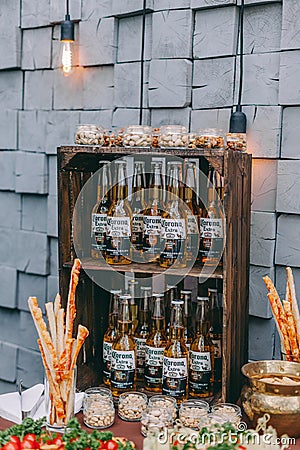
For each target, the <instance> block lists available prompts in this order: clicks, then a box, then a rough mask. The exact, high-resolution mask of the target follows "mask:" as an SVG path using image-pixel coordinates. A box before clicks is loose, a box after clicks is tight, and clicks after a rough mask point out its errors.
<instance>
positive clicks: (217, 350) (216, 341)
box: [212, 339, 222, 358]
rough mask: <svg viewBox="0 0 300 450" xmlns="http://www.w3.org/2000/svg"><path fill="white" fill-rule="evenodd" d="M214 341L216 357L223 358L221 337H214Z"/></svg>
mask: <svg viewBox="0 0 300 450" xmlns="http://www.w3.org/2000/svg"><path fill="white" fill-rule="evenodd" d="M212 343H213V344H214V355H215V358H221V357H222V347H221V339H212Z"/></svg>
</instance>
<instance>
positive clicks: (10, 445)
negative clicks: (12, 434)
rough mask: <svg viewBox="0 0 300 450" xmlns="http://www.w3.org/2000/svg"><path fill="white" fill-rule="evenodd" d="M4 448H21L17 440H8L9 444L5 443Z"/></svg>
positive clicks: (7, 449)
mask: <svg viewBox="0 0 300 450" xmlns="http://www.w3.org/2000/svg"><path fill="white" fill-rule="evenodd" d="M2 449H3V450H19V449H20V445H19V444H17V443H15V442H7V444H5V445H3V447H2Z"/></svg>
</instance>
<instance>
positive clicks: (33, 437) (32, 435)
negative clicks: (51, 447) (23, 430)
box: [23, 433, 36, 442]
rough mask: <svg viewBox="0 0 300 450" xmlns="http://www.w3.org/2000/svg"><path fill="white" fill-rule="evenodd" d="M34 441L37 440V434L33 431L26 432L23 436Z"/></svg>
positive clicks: (24, 438)
mask: <svg viewBox="0 0 300 450" xmlns="http://www.w3.org/2000/svg"><path fill="white" fill-rule="evenodd" d="M24 440H26V441H32V442H36V435H35V434H33V433H27V434H25V436H24V437H23V441H24Z"/></svg>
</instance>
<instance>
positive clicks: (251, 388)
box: [241, 360, 300, 437]
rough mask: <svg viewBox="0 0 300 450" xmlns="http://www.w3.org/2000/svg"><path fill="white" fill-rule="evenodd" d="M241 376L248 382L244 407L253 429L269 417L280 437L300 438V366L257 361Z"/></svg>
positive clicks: (244, 391)
mask: <svg viewBox="0 0 300 450" xmlns="http://www.w3.org/2000/svg"><path fill="white" fill-rule="evenodd" d="M242 373H243V375H244V376H245V377H246V378H247V384H246V385H245V386H244V388H243V390H242V395H241V399H242V406H243V409H244V411H245V413H246V415H247V416H248V418H249V420H250V421H251V422H252V425H253V426H256V424H257V419H258V418H260V417H262V416H263V415H264V414H265V413H267V414H269V415H270V421H269V424H270V425H272V426H273V427H274V428H275V429H276V430H277V434H278V436H281V435H282V434H285V433H286V434H288V435H289V436H290V437H300V363H295V362H289V361H279V360H274V361H256V362H252V363H248V364H245V365H244V366H243V367H242ZM276 380H279V381H276ZM288 380H293V381H294V383H293V384H292V382H291V381H290V382H288ZM288 383H289V384H288Z"/></svg>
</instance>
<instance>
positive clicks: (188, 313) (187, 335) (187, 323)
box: [180, 290, 194, 350]
mask: <svg viewBox="0 0 300 450" xmlns="http://www.w3.org/2000/svg"><path fill="white" fill-rule="evenodd" d="M180 297H181V299H182V300H183V325H184V342H185V345H186V347H187V348H188V350H189V349H190V347H191V344H192V342H193V338H194V332H193V320H192V319H193V318H192V291H187V290H182V291H181V292H180Z"/></svg>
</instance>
